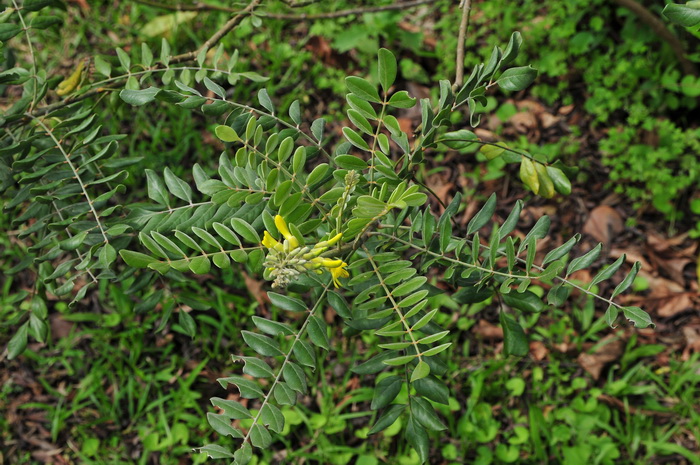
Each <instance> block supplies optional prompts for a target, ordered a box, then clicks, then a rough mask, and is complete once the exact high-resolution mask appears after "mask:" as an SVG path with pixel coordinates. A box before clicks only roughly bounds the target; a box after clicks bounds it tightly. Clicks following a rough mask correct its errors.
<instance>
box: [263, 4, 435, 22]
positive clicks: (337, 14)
mask: <svg viewBox="0 0 700 465" xmlns="http://www.w3.org/2000/svg"><path fill="white" fill-rule="evenodd" d="M436 1H437V0H411V1H408V2H400V3H394V4H391V5H382V6H373V7H364V8H350V9H347V10H340V11H332V12H328V13H313V14H308V13H265V16H267V17H268V18H273V19H289V20H293V21H308V20H313V19H332V18H342V17H343V16H350V15H359V14H364V13H377V12H379V11H391V10H402V9H404V8H412V7H414V6H419V5H426V4H429V3H434V2H436Z"/></svg>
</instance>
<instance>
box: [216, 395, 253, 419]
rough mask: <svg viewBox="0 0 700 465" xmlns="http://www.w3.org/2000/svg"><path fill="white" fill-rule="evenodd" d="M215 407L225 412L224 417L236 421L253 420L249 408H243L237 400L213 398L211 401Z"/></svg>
mask: <svg viewBox="0 0 700 465" xmlns="http://www.w3.org/2000/svg"><path fill="white" fill-rule="evenodd" d="M209 401H210V402H211V404H212V405H213V406H214V407H218V408H220V409H221V410H223V411H224V413H223V414H224V415H226V416H227V417H229V418H233V419H234V420H242V419H244V418H253V417H252V415H251V414H250V412H249V411H248V409H247V408H245V407H243V406H242V405H241V404H240V403H239V402H236V401H235V400H226V399H222V398H221V397H212V398H211V399H209Z"/></svg>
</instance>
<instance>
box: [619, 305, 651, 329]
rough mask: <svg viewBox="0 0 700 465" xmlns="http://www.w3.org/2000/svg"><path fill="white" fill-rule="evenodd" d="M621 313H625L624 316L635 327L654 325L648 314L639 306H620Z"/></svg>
mask: <svg viewBox="0 0 700 465" xmlns="http://www.w3.org/2000/svg"><path fill="white" fill-rule="evenodd" d="M622 313H623V314H624V315H625V318H627V319H628V320H630V321H631V322H632V323H634V326H635V327H637V328H646V327H649V326H654V323H653V322H652V321H651V317H650V316H649V314H648V313H647V312H645V311H644V310H642V309H641V308H639V307H622Z"/></svg>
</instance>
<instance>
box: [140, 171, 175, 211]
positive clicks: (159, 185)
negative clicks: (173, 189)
mask: <svg viewBox="0 0 700 465" xmlns="http://www.w3.org/2000/svg"><path fill="white" fill-rule="evenodd" d="M145 173H146V183H147V185H148V198H150V199H151V200H153V201H155V202H157V203H159V204H161V205H165V206H170V203H169V202H168V191H167V189H166V188H165V184H163V180H162V179H161V178H160V176H158V175H157V174H156V172H155V171H153V170H150V169H146V170H145Z"/></svg>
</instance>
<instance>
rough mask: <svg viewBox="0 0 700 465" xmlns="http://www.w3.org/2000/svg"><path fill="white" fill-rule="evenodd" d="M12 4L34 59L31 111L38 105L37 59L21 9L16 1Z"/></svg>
mask: <svg viewBox="0 0 700 465" xmlns="http://www.w3.org/2000/svg"><path fill="white" fill-rule="evenodd" d="M12 4H13V5H14V6H15V10H16V11H17V16H19V21H20V22H21V23H22V30H23V31H24V36H25V37H26V38H27V45H28V46H29V55H30V56H31V58H32V78H33V79H34V88H33V89H32V104H31V105H30V106H29V109H30V110H31V109H33V108H34V105H35V104H36V88H37V87H38V80H37V76H36V58H35V57H34V47H33V46H32V39H31V37H29V28H28V27H27V24H26V23H25V22H24V16H22V11H21V8H20V7H19V6H18V5H17V2H16V1H15V0H12Z"/></svg>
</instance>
